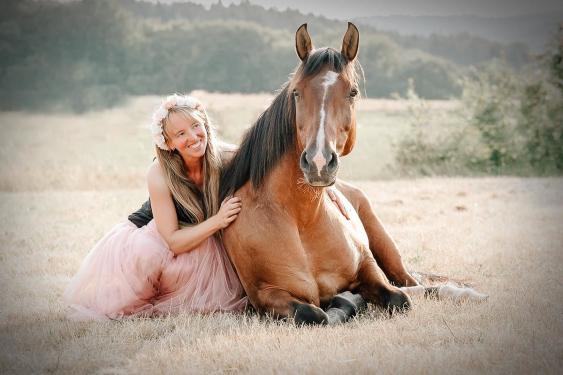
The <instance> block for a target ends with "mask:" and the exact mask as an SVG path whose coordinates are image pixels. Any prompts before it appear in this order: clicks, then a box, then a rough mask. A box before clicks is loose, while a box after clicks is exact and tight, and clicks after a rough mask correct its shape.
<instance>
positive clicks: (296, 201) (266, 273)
mask: <svg viewBox="0 0 563 375" xmlns="http://www.w3.org/2000/svg"><path fill="white" fill-rule="evenodd" d="M358 47H359V32H358V30H357V28H356V27H355V26H354V25H353V24H351V23H349V24H348V30H347V32H346V34H345V36H344V39H343V42H342V48H341V51H340V52H338V51H336V50H335V49H332V48H321V49H316V50H315V49H313V44H312V42H311V39H310V37H309V34H308V32H307V27H306V24H305V25H302V26H301V27H300V28H299V29H298V30H297V33H296V50H297V55H298V56H299V58H300V59H301V64H300V65H299V66H298V68H297V70H296V71H295V73H294V74H293V75H292V78H291V79H290V81H289V82H287V83H286V84H285V85H284V87H283V89H282V90H281V92H280V93H279V94H278V95H277V96H276V98H275V99H274V100H273V102H272V104H271V105H270V107H269V108H268V109H267V110H266V111H265V112H264V113H262V115H261V116H260V117H259V119H258V120H257V122H256V123H255V124H254V126H253V127H251V128H250V129H249V131H248V132H247V133H246V135H245V137H244V139H243V141H242V143H241V146H240V148H239V150H238V152H237V153H236V154H235V156H234V157H233V159H232V160H231V162H230V164H229V165H228V166H227V167H226V168H225V170H224V172H223V175H222V183H221V184H222V187H221V196H222V197H225V196H227V195H228V194H232V193H234V194H235V195H236V196H239V197H241V198H242V201H243V202H244V204H243V208H242V211H241V212H240V214H239V216H238V218H237V220H235V221H234V222H233V224H231V225H230V226H229V227H228V228H227V229H226V230H225V231H224V233H223V241H224V244H225V247H226V249H227V251H228V254H229V256H230V258H231V261H232V262H233V265H234V266H235V268H236V270H237V273H238V275H239V278H240V281H241V283H242V285H243V287H244V289H245V291H246V293H247V295H248V297H249V299H250V302H251V303H252V305H253V306H254V307H255V308H256V309H257V310H258V311H259V312H268V313H272V314H273V315H274V316H277V317H294V318H295V321H296V322H299V323H322V324H326V323H329V324H331V323H337V322H341V321H344V320H346V319H347V318H349V316H350V315H351V314H354V313H355V311H352V310H353V309H352V310H349V309H348V310H347V309H346V306H344V305H345V304H346V299H344V300H343V299H342V298H338V296H337V295H338V293H341V292H343V291H352V292H353V293H357V294H359V295H360V296H361V297H363V299H364V300H366V301H368V302H371V303H374V304H377V305H379V306H382V307H383V308H386V309H389V310H390V311H406V310H408V309H409V308H410V306H411V301H410V299H409V297H408V296H407V294H405V293H404V292H403V291H401V290H400V289H399V288H397V287H395V286H394V285H392V284H391V283H390V282H389V281H388V279H387V278H386V276H385V275H384V273H383V271H382V269H381V268H380V267H379V265H378V262H377V261H376V258H375V257H374V254H373V253H372V251H371V250H370V247H369V246H370V242H372V241H370V238H368V235H367V234H366V232H365V231H364V228H363V226H362V223H361V221H360V219H359V217H358V215H357V213H356V210H353V209H352V210H351V211H350V213H351V216H352V217H351V220H350V221H348V220H346V219H345V218H344V217H343V215H342V214H341V213H340V211H339V210H338V208H337V207H336V206H335V205H334V204H332V202H331V201H330V199H329V198H328V196H327V194H324V189H325V188H326V187H327V186H330V185H333V184H334V183H335V182H336V175H337V171H338V166H339V158H340V157H341V156H345V155H347V154H348V153H350V152H351V151H352V149H353V147H354V143H355V138H356V118H355V109H354V104H355V101H356V97H357V95H358V90H359V86H358V68H359V64H358V63H357V61H356V56H357V53H358ZM342 198H343V197H342ZM343 199H344V198H343ZM344 201H345V202H346V204H348V205H349V203H348V201H347V200H346V199H344ZM376 255H377V253H376ZM378 260H379V261H380V263H381V261H383V262H382V263H383V264H384V265H385V266H388V268H389V270H397V269H399V271H400V272H399V276H398V277H397V278H398V279H401V278H410V275H408V273H406V271H404V269H403V268H402V264H401V265H400V267H396V265H395V266H394V265H390V264H389V262H391V263H392V262H396V261H397V260H396V259H391V260H389V261H387V259H385V257H383V259H378ZM399 263H400V260H399ZM384 268H385V267H384ZM389 274H391V275H393V272H388V275H389ZM411 280H412V278H411ZM399 281H400V280H399ZM404 281H405V280H403V282H404ZM407 281H408V280H407ZM413 284H416V282H414V281H411V282H410V285H413ZM335 296H337V297H336V298H335ZM347 300H350V299H349V298H348V299H347ZM343 301H344V302H343ZM356 301H357V300H356ZM321 306H324V307H326V306H328V307H329V310H328V314H327V313H326V312H325V311H323V310H322V309H321ZM330 307H333V308H341V310H343V311H347V313H346V314H344V315H342V314H331V313H330V312H331V309H330Z"/></svg>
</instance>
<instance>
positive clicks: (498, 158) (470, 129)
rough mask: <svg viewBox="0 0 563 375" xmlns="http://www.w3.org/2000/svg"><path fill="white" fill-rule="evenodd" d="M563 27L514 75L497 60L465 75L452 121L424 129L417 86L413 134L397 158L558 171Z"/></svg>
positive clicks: (423, 169)
mask: <svg viewBox="0 0 563 375" xmlns="http://www.w3.org/2000/svg"><path fill="white" fill-rule="evenodd" d="M562 41H563V31H562V29H560V30H559V35H557V36H556V37H555V38H554V41H553V42H552V44H551V45H550V47H549V49H548V51H547V52H546V53H545V54H544V55H543V56H541V58H540V59H538V61H537V62H536V63H535V64H534V65H533V66H530V67H529V68H528V69H527V70H526V71H525V73H524V74H520V75H517V74H515V73H514V72H513V71H512V70H511V69H510V68H508V67H507V66H506V65H504V64H502V63H499V62H496V63H494V64H489V65H488V66H486V67H483V68H482V69H480V70H479V71H477V70H475V71H473V73H472V74H471V75H470V76H469V77H468V78H467V79H466V80H465V82H464V89H463V96H462V101H461V109H460V111H459V113H458V118H457V121H454V123H453V124H452V126H451V129H447V130H446V131H443V132H442V133H441V134H439V135H438V136H436V135H435V134H432V132H431V131H429V126H427V125H426V124H427V122H428V121H431V119H430V120H429V119H427V118H426V117H424V116H425V114H426V113H427V112H426V111H425V108H424V106H425V102H424V101H423V100H421V99H420V98H418V96H416V93H414V89H411V90H410V91H409V98H410V99H411V100H412V102H413V103H414V104H413V106H412V108H413V110H412V114H411V119H412V126H413V131H412V134H411V135H410V136H409V137H407V138H406V139H404V140H403V141H402V142H401V143H400V144H399V147H398V149H397V161H398V163H399V164H400V166H401V168H402V169H403V170H404V171H405V172H406V173H414V174H479V173H493V174H520V175H549V174H561V173H562V172H563V85H562V82H563V81H562V79H561V77H562V76H563V73H562V62H561V60H562V59H561V56H562V52H563V42H562Z"/></svg>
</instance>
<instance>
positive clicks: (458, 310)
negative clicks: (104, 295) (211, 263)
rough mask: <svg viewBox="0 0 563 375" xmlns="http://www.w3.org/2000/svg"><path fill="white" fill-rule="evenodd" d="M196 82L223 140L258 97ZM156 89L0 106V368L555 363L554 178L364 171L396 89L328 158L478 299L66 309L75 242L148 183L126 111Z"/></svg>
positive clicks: (475, 369)
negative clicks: (90, 318) (398, 308)
mask: <svg viewBox="0 0 563 375" xmlns="http://www.w3.org/2000/svg"><path fill="white" fill-rule="evenodd" d="M206 95H207V96H206ZM200 96H202V97H203V98H204V101H206V102H208V103H209V106H210V108H211V109H213V114H214V116H215V117H216V118H217V119H219V120H221V121H220V123H221V124H222V127H221V132H222V133H223V134H224V135H225V136H226V137H227V138H229V137H230V138H229V139H231V140H235V139H236V137H238V135H239V134H240V130H241V129H243V128H244V127H245V126H247V124H249V123H250V122H251V120H252V119H253V118H255V117H256V114H257V113H258V112H259V111H260V108H262V107H263V106H264V105H266V104H267V100H268V98H269V96H266V95H256V96H249V97H247V96H240V97H238V96H233V97H232V98H231V100H232V101H229V98H228V97H224V96H221V95H217V94H205V93H200ZM157 102H158V99H157V98H154V97H144V98H137V99H134V100H132V101H131V102H130V103H129V105H128V106H127V107H124V108H117V109H114V110H109V111H103V112H96V113H90V114H86V115H84V116H72V115H40V114H37V115H30V114H25V113H3V114H0V136H1V137H0V157H1V158H2V163H1V165H0V176H1V180H0V228H1V231H0V240H1V244H2V248H1V251H0V282H1V284H2V289H1V295H0V298H1V301H2V303H1V305H0V346H1V348H2V350H1V351H0V373H22V374H27V373H69V374H75V373H238V372H242V373H266V374H267V373H294V372H301V373H329V374H333V373H334V374H336V373H374V372H377V373H393V374H395V373H484V372H486V373H536V372H541V373H560V371H561V367H562V366H563V339H562V337H563V322H562V317H563V308H562V307H561V301H562V300H563V295H562V294H563V287H562V282H561V280H562V275H563V252H562V250H563V233H562V232H563V231H562V230H561V229H562V224H561V223H563V197H562V195H561V194H562V193H561V192H562V191H563V179H555V178H553V179H516V178H486V179H456V178H452V179H443V178H434V179H423V180H394V181H380V182H373V181H367V179H369V178H372V177H373V176H383V177H385V176H388V177H389V176H392V175H385V173H383V172H384V171H385V170H386V165H388V163H392V157H390V155H389V153H388V152H387V151H386V150H389V146H388V143H389V141H390V140H393V139H397V137H399V136H400V134H402V132H404V131H406V129H408V127H406V126H405V123H404V122H405V106H404V103H402V104H401V103H396V102H389V103H387V102H383V101H379V102H378V101H371V102H369V101H368V102H365V103H366V104H365V105H366V107H364V108H360V114H359V115H360V119H361V120H362V122H361V123H362V124H364V125H363V127H362V129H361V130H360V131H361V132H362V133H361V134H362V137H364V136H365V137H366V138H362V139H360V144H359V145H358V149H357V150H355V153H354V154H353V157H355V158H356V159H352V158H351V159H349V161H348V163H349V164H345V165H344V168H343V169H344V170H343V172H347V173H348V174H346V173H344V174H345V175H348V177H349V178H350V177H351V178H353V179H355V180H358V182H357V184H358V185H359V186H361V187H362V188H363V189H364V190H365V191H366V192H367V194H368V195H369V196H370V197H371V199H372V201H373V203H374V206H375V207H376V211H377V212H378V213H379V215H380V216H381V218H382V220H383V221H384V223H385V224H386V225H387V227H388V229H389V231H390V232H391V234H392V235H393V237H394V238H395V239H396V240H397V242H398V243H399V245H400V248H401V249H402V254H403V257H404V259H405V260H406V263H407V264H408V266H409V267H410V268H411V269H414V270H419V271H425V272H435V273H439V274H445V275H449V276H451V277H455V278H460V279H468V280H470V281H471V282H473V283H475V285H476V286H477V289H478V290H480V291H483V292H486V293H489V294H490V296H491V297H490V299H489V301H488V302H487V303H484V304H472V303H469V304H463V305H455V304H452V303H450V302H447V301H428V300H423V299H417V300H415V306H414V310H413V311H412V312H410V313H409V314H407V315H405V316H397V317H393V318H388V317H386V316H384V315H382V314H381V313H380V312H378V311H377V310H375V309H370V310H369V311H368V312H367V313H365V314H364V315H362V316H361V317H358V318H357V319H355V320H354V321H352V322H350V323H348V324H345V325H342V326H337V327H315V328H297V327H295V326H293V325H291V324H288V323H284V322H276V321H272V320H269V319H259V318H257V317H256V316H250V315H249V316H241V315H231V314H217V315H211V316H201V315H193V314H187V313H186V314H182V315H179V316H172V317H166V318H161V319H144V320H139V319H131V320H124V321H121V322H108V323H95V322H83V323H76V322H70V321H67V320H66V319H65V316H64V310H63V306H62V305H61V303H60V297H61V295H62V292H63V290H64V288H65V286H66V285H67V284H68V282H69V280H70V278H71V276H72V275H73V274H74V273H75V272H76V270H77V268H78V266H79V264H80V262H81V261H82V259H83V258H84V256H85V254H86V253H87V251H88V250H89V249H90V248H91V247H92V246H93V245H94V243H95V242H96V241H97V240H98V239H99V238H100V237H101V236H102V235H103V233H104V232H106V231H107V230H109V228H111V226H112V225H114V224H115V223H117V222H118V221H120V220H123V219H124V218H125V217H126V215H127V214H128V213H130V212H131V211H133V210H134V209H136V208H137V207H138V206H139V205H140V203H141V202H142V201H143V200H144V199H145V198H146V196H147V193H146V190H145V188H144V183H143V175H144V171H145V168H146V166H147V165H148V163H149V162H150V160H151V158H152V151H151V147H150V141H149V140H148V137H147V134H146V131H145V130H144V129H143V128H142V126H141V125H142V123H143V122H144V119H145V118H146V117H147V116H148V113H150V109H151V108H152V107H153V106H154V105H155V104H156V103H157ZM434 105H435V108H434V110H436V111H439V112H440V113H447V111H449V110H451V109H452V106H455V103H435V104H434ZM261 106H262V107H261ZM218 122H219V121H218ZM444 123H446V120H445V122H444ZM392 126H395V127H396V129H395V128H392ZM366 153H367V155H368V156H367V158H368V160H369V161H370V164H369V165H370V166H371V167H370V168H366V165H367V164H366V161H365V160H363V159H361V158H362V157H366V156H365V155H366ZM356 154H358V155H357V156H356Z"/></svg>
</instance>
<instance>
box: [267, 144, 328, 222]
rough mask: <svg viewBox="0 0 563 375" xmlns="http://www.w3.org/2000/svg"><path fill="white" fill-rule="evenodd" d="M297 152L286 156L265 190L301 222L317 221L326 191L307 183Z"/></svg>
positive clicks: (275, 169) (268, 179)
mask: <svg viewBox="0 0 563 375" xmlns="http://www.w3.org/2000/svg"><path fill="white" fill-rule="evenodd" d="M294 154H295V152H289V153H288V154H286V155H284V156H283V157H282V159H281V160H280V162H279V164H278V165H277V166H276V167H275V168H274V169H273V170H272V172H271V173H270V175H269V176H268V178H267V179H266V181H265V182H266V184H265V185H266V186H265V188H266V189H268V191H269V192H270V193H271V194H272V196H270V197H268V199H273V200H275V201H276V202H277V203H279V204H280V205H283V207H284V209H285V210H287V211H288V212H292V213H293V216H294V217H295V218H296V219H297V220H298V221H300V222H302V223H306V222H309V221H311V220H315V218H316V215H318V214H319V213H320V212H321V207H322V205H323V204H324V203H323V202H324V200H323V196H324V194H325V193H324V189H323V188H320V187H312V186H310V185H308V184H307V183H305V181H304V178H303V172H302V171H301V168H299V156H298V155H294Z"/></svg>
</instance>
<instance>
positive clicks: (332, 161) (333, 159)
mask: <svg viewBox="0 0 563 375" xmlns="http://www.w3.org/2000/svg"><path fill="white" fill-rule="evenodd" d="M337 166H338V155H337V154H336V152H334V151H333V152H331V154H330V160H329V161H328V169H329V170H332V169H334V168H336V167H337Z"/></svg>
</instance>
